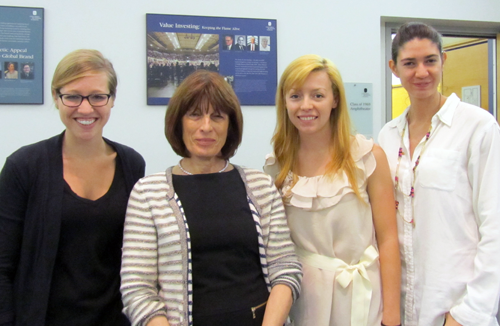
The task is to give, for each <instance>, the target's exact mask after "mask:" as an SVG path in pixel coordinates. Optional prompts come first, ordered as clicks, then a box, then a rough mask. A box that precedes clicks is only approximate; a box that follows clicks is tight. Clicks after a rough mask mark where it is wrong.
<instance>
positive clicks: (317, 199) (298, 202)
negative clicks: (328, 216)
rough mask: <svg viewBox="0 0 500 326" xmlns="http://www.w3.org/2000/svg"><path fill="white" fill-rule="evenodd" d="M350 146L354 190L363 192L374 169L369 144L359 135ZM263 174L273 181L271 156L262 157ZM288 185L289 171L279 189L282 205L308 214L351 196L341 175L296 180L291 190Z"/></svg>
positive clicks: (273, 159)
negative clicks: (303, 210)
mask: <svg viewBox="0 0 500 326" xmlns="http://www.w3.org/2000/svg"><path fill="white" fill-rule="evenodd" d="M351 145H352V147H351V151H352V157H353V159H354V163H355V165H356V168H357V177H358V188H359V189H364V187H365V183H366V180H367V178H368V177H369V176H370V175H371V174H372V173H373V171H375V167H376V161H375V157H374V156H373V153H372V148H373V140H371V139H370V140H367V139H366V138H365V137H364V136H363V135H356V136H355V137H354V138H353V142H352V144H351ZM264 171H265V172H266V173H269V174H271V173H274V174H271V176H273V177H275V176H276V175H277V173H278V172H279V167H278V164H277V162H276V157H275V156H274V154H268V155H267V156H266V163H265V166H264ZM292 183H293V173H292V172H291V171H290V172H289V173H288V176H287V178H286V179H285V181H284V183H283V187H282V189H281V193H282V194H283V200H284V202H285V204H286V205H291V206H295V207H298V208H302V209H305V210H311V211H316V210H321V209H324V208H327V207H331V206H333V205H335V204H337V203H338V202H339V201H340V200H341V199H342V197H344V196H345V195H346V194H349V193H354V190H353V189H352V188H351V185H350V183H349V180H348V179H347V175H346V174H345V172H342V173H338V174H336V175H334V176H325V175H319V176H314V177H302V176H298V181H297V183H296V184H295V185H293V187H292V186H291V185H292ZM362 196H363V194H362ZM364 199H365V200H368V199H367V198H364Z"/></svg>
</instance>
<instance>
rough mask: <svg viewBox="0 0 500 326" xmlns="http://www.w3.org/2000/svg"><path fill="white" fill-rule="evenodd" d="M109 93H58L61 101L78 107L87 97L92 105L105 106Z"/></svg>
mask: <svg viewBox="0 0 500 326" xmlns="http://www.w3.org/2000/svg"><path fill="white" fill-rule="evenodd" d="M110 97H111V94H92V95H89V96H82V95H78V94H59V98H60V99H61V101H62V103H63V104H64V105H66V106H69V107H78V106H80V105H81V104H82V102H83V100H84V99H87V101H88V102H89V104H90V105H92V106H93V107H99V106H105V105H106V104H108V102H109V98H110Z"/></svg>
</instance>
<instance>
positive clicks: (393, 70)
mask: <svg viewBox="0 0 500 326" xmlns="http://www.w3.org/2000/svg"><path fill="white" fill-rule="evenodd" d="M389 68H391V71H392V73H393V74H394V75H396V77H398V78H399V74H398V68H397V66H396V63H395V62H394V60H389Z"/></svg>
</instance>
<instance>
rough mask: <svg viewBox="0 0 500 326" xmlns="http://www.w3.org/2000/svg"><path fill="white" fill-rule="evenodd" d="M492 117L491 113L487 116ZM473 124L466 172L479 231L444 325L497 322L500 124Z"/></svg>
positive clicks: (499, 239)
mask: <svg viewBox="0 0 500 326" xmlns="http://www.w3.org/2000/svg"><path fill="white" fill-rule="evenodd" d="M490 118H491V117H490ZM488 120H489V121H488V123H485V125H484V126H481V128H480V127H478V126H476V127H475V130H476V131H475V133H474V134H473V136H472V139H471V142H470V144H469V147H468V155H469V156H468V160H467V163H468V166H467V175H468V181H469V183H470V186H471V187H472V211H473V212H474V216H471V218H474V219H475V221H476V223H477V227H478V232H479V243H478V244H477V249H476V250H475V252H476V256H475V258H474V276H473V277H472V278H471V279H470V280H469V281H468V282H467V284H466V290H465V293H464V296H463V297H462V296H461V297H460V300H458V301H457V302H456V303H455V306H454V307H452V308H451V310H450V314H451V316H452V317H453V320H452V319H450V318H448V319H447V321H446V324H445V325H446V326H452V325H456V324H453V322H454V321H456V322H458V323H459V324H462V325H475V326H489V325H496V322H497V320H496V314H497V309H498V295H499V293H500V260H499V259H498V258H497V257H498V252H499V251H500V200H499V197H498V196H499V194H500V169H499V166H500V128H499V126H498V124H497V123H496V121H495V120H494V119H488Z"/></svg>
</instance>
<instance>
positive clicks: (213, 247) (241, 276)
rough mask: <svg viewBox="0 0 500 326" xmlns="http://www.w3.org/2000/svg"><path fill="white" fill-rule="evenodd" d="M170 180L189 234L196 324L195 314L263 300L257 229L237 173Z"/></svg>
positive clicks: (229, 308)
mask: <svg viewBox="0 0 500 326" xmlns="http://www.w3.org/2000/svg"><path fill="white" fill-rule="evenodd" d="M172 181H173V185H174V189H175V192H176V194H177V195H178V196H179V199H180V201H181V203H182V207H183V209H184V212H185V215H186V220H187V222H188V226H189V234H190V237H191V253H192V269H193V272H192V275H193V321H194V322H195V324H196V320H197V316H198V317H199V319H198V320H200V319H201V318H200V316H203V315H211V314H214V313H223V312H229V311H236V310H240V309H250V307H252V306H256V305H258V304H260V303H262V302H264V301H266V300H267V297H268V296H269V292H268V290H267V286H266V283H265V280H264V275H263V273H262V267H261V264H260V258H259V244H258V235H257V229H256V226H255V221H254V220H253V217H252V213H251V212H250V207H249V205H248V200H247V194H246V189H245V184H244V183H243V180H241V176H240V175H239V173H238V171H237V170H236V169H233V170H231V171H229V172H225V173H212V174H198V175H190V176H180V175H173V179H172ZM248 311H249V310H248Z"/></svg>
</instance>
